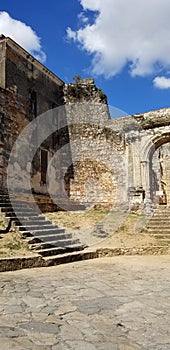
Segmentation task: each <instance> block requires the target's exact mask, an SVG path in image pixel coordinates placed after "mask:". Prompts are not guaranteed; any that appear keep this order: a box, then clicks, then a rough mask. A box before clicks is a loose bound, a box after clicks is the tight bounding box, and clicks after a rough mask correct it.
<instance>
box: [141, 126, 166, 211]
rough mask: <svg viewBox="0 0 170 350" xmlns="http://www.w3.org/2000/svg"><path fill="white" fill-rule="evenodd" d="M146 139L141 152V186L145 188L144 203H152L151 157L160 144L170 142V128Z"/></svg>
mask: <svg viewBox="0 0 170 350" xmlns="http://www.w3.org/2000/svg"><path fill="white" fill-rule="evenodd" d="M168 129H169V130H167V131H166V132H162V133H160V131H159V134H157V135H154V137H152V138H150V139H148V141H147V142H146V144H145V147H144V148H143V151H142V154H141V164H142V166H143V187H144V189H145V203H147V204H149V205H150V206H152V205H153V194H152V188H151V183H152V159H153V155H154V153H155V151H156V150H157V149H158V148H159V147H160V146H162V145H164V144H166V143H169V142H170V128H168Z"/></svg>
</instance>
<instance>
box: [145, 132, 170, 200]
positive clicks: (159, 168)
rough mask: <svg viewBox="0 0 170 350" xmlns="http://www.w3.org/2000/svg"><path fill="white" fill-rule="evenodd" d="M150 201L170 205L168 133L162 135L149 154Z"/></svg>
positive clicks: (169, 137)
mask: <svg viewBox="0 0 170 350" xmlns="http://www.w3.org/2000/svg"><path fill="white" fill-rule="evenodd" d="M149 178H150V197H151V201H152V202H153V203H154V204H157V205H168V206H170V134H169V133H168V134H166V135H162V137H160V138H159V139H157V141H156V142H155V143H154V147H153V146H152V149H151V152H150V156H149Z"/></svg>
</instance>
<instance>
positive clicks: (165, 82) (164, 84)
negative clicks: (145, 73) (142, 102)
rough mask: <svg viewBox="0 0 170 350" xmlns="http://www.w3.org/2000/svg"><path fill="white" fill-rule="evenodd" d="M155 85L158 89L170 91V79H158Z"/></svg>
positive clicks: (154, 81)
mask: <svg viewBox="0 0 170 350" xmlns="http://www.w3.org/2000/svg"><path fill="white" fill-rule="evenodd" d="M153 84H154V86H155V87H156V88H158V89H170V78H166V77H163V76H162V77H156V78H155V79H154V80H153Z"/></svg>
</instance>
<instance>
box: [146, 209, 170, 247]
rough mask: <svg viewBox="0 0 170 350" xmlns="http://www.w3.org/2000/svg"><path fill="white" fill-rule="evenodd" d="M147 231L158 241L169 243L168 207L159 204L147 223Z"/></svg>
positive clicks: (169, 218) (169, 212)
mask: <svg viewBox="0 0 170 350" xmlns="http://www.w3.org/2000/svg"><path fill="white" fill-rule="evenodd" d="M147 232H148V233H149V234H150V235H152V236H154V237H155V238H158V239H159V240H160V242H162V243H165V244H170V208H169V207H166V206H159V208H157V209H155V211H154V214H153V216H152V217H151V219H150V221H149V222H148V225H147Z"/></svg>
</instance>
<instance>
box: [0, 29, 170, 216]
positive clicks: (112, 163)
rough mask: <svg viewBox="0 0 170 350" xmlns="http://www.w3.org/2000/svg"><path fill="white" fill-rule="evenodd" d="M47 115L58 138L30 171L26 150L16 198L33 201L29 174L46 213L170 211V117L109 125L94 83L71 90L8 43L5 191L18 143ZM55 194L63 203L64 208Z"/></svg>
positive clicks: (0, 174)
mask: <svg viewBox="0 0 170 350" xmlns="http://www.w3.org/2000/svg"><path fill="white" fill-rule="evenodd" d="M49 111H52V113H54V123H56V131H55V132H53V133H52V134H51V135H49V137H47V138H46V139H44V140H43V142H42V143H41V145H40V147H38V149H37V150H36V154H35V155H34V157H33V159H32V162H31V163H30V162H28V161H27V157H26V155H25V153H24V150H23V158H22V159H19V160H17V159H15V161H14V162H13V165H12V166H13V174H15V188H14V190H15V191H16V193H21V192H22V195H23V196H25V198H26V197H27V189H26V188H25V187H24V181H23V182H22V179H24V178H25V176H26V174H27V173H28V172H29V174H30V181H31V188H32V193H33V194H34V196H35V198H36V200H37V202H39V205H40V206H41V207H42V209H44V210H54V209H57V207H60V206H61V207H62V205H61V202H62V201H63V202H64V201H66V199H67V198H69V200H70V201H72V203H79V204H82V205H84V206H86V207H103V208H107V209H111V208H120V207H121V208H126V209H129V208H133V209H134V208H139V207H141V208H146V209H147V210H148V211H149V210H151V209H152V208H153V207H155V206H157V205H164V204H166V205H169V203H170V157H169V152H170V143H169V142H170V109H169V108H167V109H161V110H158V111H151V112H147V113H141V114H137V115H133V116H128V117H122V118H118V119H111V117H110V114H109V110H108V105H107V97H106V96H105V94H104V93H103V92H102V91H101V90H100V89H97V88H96V86H95V85H94V81H93V79H85V80H79V81H76V82H74V83H71V84H65V83H64V82H63V81H62V80H61V79H59V78H58V77H57V76H56V75H54V74H53V73H52V72H50V71H49V70H48V69H47V68H46V67H44V66H43V65H42V64H41V63H39V62H38V61H37V60H36V59H35V58H33V57H32V56H31V55H30V54H28V53H27V52H26V51H25V50H24V49H23V48H21V47H20V46H19V45H17V44H16V43H15V42H14V41H13V40H11V39H10V38H6V37H4V36H3V35H1V37H0V120H1V123H0V186H1V190H4V191H5V190H6V189H7V167H8V162H9V157H10V153H11V150H12V147H13V145H14V143H15V141H16V140H17V138H18V136H19V135H20V133H21V132H22V131H23V130H24V128H25V127H26V125H28V124H29V123H31V122H32V121H33V120H35V119H36V118H37V117H38V116H41V115H42V114H44V113H46V116H47V120H48V115H49ZM57 118H58V119H57ZM34 137H35V135H34ZM30 147H31V145H30ZM55 154H57V159H55ZM53 158H54V159H53ZM52 160H53V161H52ZM51 161H52V163H51V168H50V176H49V173H48V175H47V169H48V166H49V164H50V162H51ZM11 171H12V170H11ZM16 174H17V175H16ZM49 193H50V194H51V193H53V195H54V196H55V198H58V201H59V202H58V205H56V204H54V203H53V201H52V199H51V198H50V195H49ZM28 197H29V196H28ZM70 203H71V202H70Z"/></svg>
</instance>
